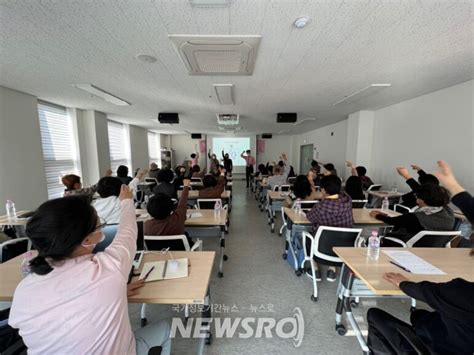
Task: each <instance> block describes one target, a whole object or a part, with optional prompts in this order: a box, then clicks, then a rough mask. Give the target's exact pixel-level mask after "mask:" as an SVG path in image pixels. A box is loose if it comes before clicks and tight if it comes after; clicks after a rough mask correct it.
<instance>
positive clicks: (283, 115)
mask: <svg viewBox="0 0 474 355" xmlns="http://www.w3.org/2000/svg"><path fill="white" fill-rule="evenodd" d="M296 119H297V114H296V112H294V113H287V112H279V113H277V123H295V122H296Z"/></svg>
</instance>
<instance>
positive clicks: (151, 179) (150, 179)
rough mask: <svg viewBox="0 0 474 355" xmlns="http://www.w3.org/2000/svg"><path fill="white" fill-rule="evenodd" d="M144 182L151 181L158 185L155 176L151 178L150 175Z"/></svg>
mask: <svg viewBox="0 0 474 355" xmlns="http://www.w3.org/2000/svg"><path fill="white" fill-rule="evenodd" d="M145 182H152V183H154V184H157V185H158V180H156V179H155V178H151V177H147V178H145Z"/></svg>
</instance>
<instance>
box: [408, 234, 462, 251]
mask: <svg viewBox="0 0 474 355" xmlns="http://www.w3.org/2000/svg"><path fill="white" fill-rule="evenodd" d="M460 235H461V231H448V232H436V231H421V232H419V233H417V234H416V235H414V236H413V237H411V238H410V239H409V240H408V241H407V242H406V244H407V247H408V248H412V247H416V248H445V247H447V246H448V244H449V242H450V241H451V240H453V239H454V238H455V237H457V236H460Z"/></svg>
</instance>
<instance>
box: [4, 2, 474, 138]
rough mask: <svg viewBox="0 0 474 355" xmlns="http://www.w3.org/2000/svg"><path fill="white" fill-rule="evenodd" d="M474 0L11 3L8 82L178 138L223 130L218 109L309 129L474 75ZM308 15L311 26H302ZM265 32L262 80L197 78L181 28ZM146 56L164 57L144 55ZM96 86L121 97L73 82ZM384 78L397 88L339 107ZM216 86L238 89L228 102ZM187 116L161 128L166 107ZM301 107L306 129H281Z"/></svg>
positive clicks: (273, 127) (269, 124)
mask: <svg viewBox="0 0 474 355" xmlns="http://www.w3.org/2000/svg"><path fill="white" fill-rule="evenodd" d="M473 6H474V2H473V1H432V0H426V1H422V0H418V1H415V0H407V1H395V0H380V1H375V0H373V1H369V0H365V1H364V0H362V1H361V0H346V1H338V0H319V1H316V0H300V1H296V0H287V1H285V0H247V1H246V0H231V1H230V5H228V6H223V7H207V8H206V7H195V6H192V5H191V2H190V1H189V0H167V1H165V0H162V1H159V0H155V1H153V0H147V1H111V0H103V1H99V0H95V1H86V0H84V1H77V0H76V1H74V0H68V1H58V0H42V1H26V0H24V1H20V0H1V1H0V21H1V22H0V40H1V42H0V66H1V67H0V70H1V71H0V85H2V86H6V87H9V88H12V89H16V90H19V91H22V92H26V93H29V94H32V95H35V96H37V97H38V98H40V99H42V100H46V101H50V102H54V103H57V104H61V105H65V106H68V107H77V108H81V109H93V110H98V111H102V112H105V113H107V114H108V116H109V118H111V119H113V120H117V121H122V122H127V123H130V124H135V125H138V126H142V127H146V128H148V129H153V130H157V131H161V132H165V133H179V132H181V133H184V132H186V131H187V132H196V133H222V132H221V131H220V130H219V129H218V127H217V124H216V113H238V114H240V121H241V126H242V130H241V131H240V132H239V133H274V134H275V133H276V134H277V133H280V134H294V133H301V132H306V131H308V130H310V129H315V128H318V127H322V126H325V125H328V124H330V123H333V122H337V121H340V120H342V119H344V118H345V117H346V116H347V114H349V113H351V112H355V111H358V110H361V109H378V108H381V107H385V106H388V105H391V104H394V103H397V102H400V101H403V100H406V99H409V98H413V97H416V96H419V95H422V94H425V93H429V92H432V91H435V90H438V89H442V88H445V87H448V86H451V85H454V84H457V83H461V82H464V81H467V80H469V79H472V78H474V47H473V46H474V44H473V43H474V28H473V26H474V25H473V24H474V18H473ZM302 16H306V17H309V18H310V19H311V21H310V23H309V24H308V25H307V26H306V27H305V28H304V29H297V28H295V27H294V26H293V22H294V21H295V20H296V19H297V18H299V17H302ZM180 34H186V35H194V34H197V35H260V36H262V38H261V43H260V47H259V50H258V54H257V58H256V63H255V68H254V72H253V74H252V75H250V76H193V75H189V74H188V71H187V70H186V68H185V66H184V65H183V63H182V62H181V60H180V57H179V56H178V54H177V52H176V50H175V48H174V47H173V44H172V42H171V41H170V40H169V39H168V35H180ZM138 54H148V55H152V56H154V57H156V58H157V59H158V60H157V61H156V62H155V63H151V64H147V63H143V62H141V61H138V60H137V59H136V58H135V57H136V55H138ZM85 83H90V84H94V85H96V86H98V87H100V88H102V89H104V90H106V91H108V92H110V93H112V94H114V95H116V96H118V97H120V98H122V99H124V100H126V101H128V102H130V103H132V105H131V106H115V105H113V104H110V103H107V102H105V101H103V100H101V99H99V98H96V97H93V96H91V95H88V94H86V93H84V92H82V91H80V90H78V89H76V88H74V87H73V86H72V84H85ZM373 83H391V84H392V86H391V87H389V88H386V89H383V90H380V91H377V92H375V93H374V94H372V95H370V96H368V97H363V98H361V99H360V100H356V101H355V102H349V103H342V104H339V105H336V106H333V103H335V102H337V101H339V100H340V99H342V98H344V96H347V95H350V94H352V93H354V92H356V91H358V90H360V89H363V88H364V87H367V86H368V85H370V84H373ZM213 84H233V85H234V105H232V106H220V105H219V104H218V103H217V101H216V98H215V92H214V90H213ZM160 111H161V112H178V113H179V115H180V120H181V122H180V124H179V125H173V126H170V125H160V124H158V123H157V121H156V118H157V114H158V112H160ZM277 112H297V113H298V121H302V120H304V119H305V118H314V120H312V119H308V120H306V121H305V122H303V123H301V124H299V125H293V124H277V123H276V113H277Z"/></svg>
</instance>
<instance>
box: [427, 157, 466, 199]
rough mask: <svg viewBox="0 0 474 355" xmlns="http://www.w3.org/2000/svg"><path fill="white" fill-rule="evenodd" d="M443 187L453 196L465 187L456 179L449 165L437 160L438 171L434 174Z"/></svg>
mask: <svg viewBox="0 0 474 355" xmlns="http://www.w3.org/2000/svg"><path fill="white" fill-rule="evenodd" d="M433 175H434V176H436V177H437V178H438V180H439V181H440V182H441V184H443V186H444V187H445V188H447V189H448V190H449V192H450V193H451V194H452V195H453V196H454V195H456V194H458V193H460V192H463V191H465V189H464V188H463V187H462V186H461V185H460V184H459V182H458V181H457V180H456V177H455V176H454V174H453V171H452V169H451V167H450V166H449V165H448V163H446V162H445V161H444V160H439V161H438V171H436V172H435V173H434V174H433Z"/></svg>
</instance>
